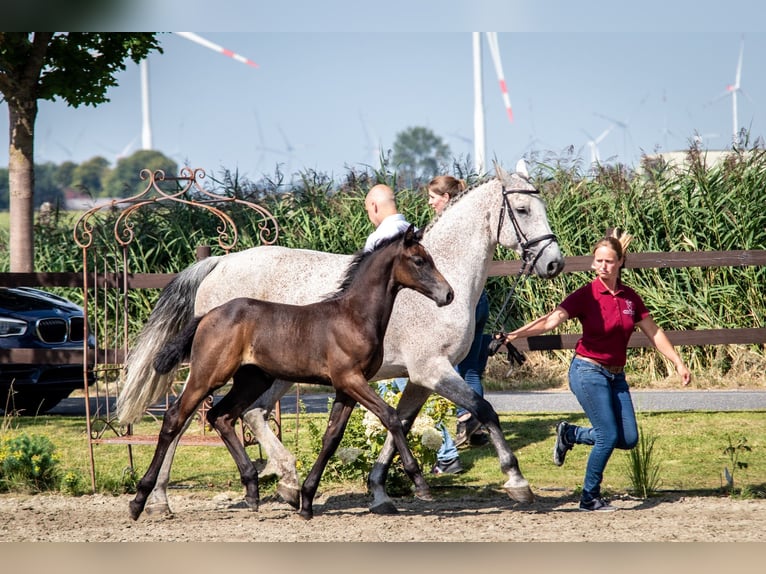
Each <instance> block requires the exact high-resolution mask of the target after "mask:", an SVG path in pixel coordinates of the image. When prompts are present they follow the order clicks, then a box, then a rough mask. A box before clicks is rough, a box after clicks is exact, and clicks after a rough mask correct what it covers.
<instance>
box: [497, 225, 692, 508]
mask: <svg viewBox="0 0 766 574" xmlns="http://www.w3.org/2000/svg"><path fill="white" fill-rule="evenodd" d="M630 240H631V236H630V235H628V234H623V233H622V232H621V231H620V230H618V229H614V230H609V231H607V235H606V237H604V238H603V239H601V240H600V241H599V242H598V243H596V246H595V247H594V250H593V264H592V265H591V267H592V268H593V270H594V271H595V272H596V278H595V279H594V280H593V281H592V282H591V283H589V284H588V285H585V286H583V287H581V288H579V289H577V290H576V291H575V292H573V293H571V294H570V295H569V296H568V297H566V298H565V299H564V301H562V302H561V304H560V305H559V306H558V307H556V308H555V309H554V310H553V311H551V312H550V313H548V314H547V315H544V316H542V317H540V318H539V319H536V320H534V321H532V322H530V323H528V324H526V325H524V326H523V327H520V328H518V329H516V330H515V331H512V332H511V333H509V334H507V335H506V341H507V342H509V343H510V342H511V341H513V340H514V339H518V338H523V337H531V336H533V335H540V334H542V333H546V332H548V331H551V330H552V329H555V328H556V327H558V326H559V325H560V324H561V323H563V322H564V321H566V320H568V319H578V320H579V321H580V323H581V324H582V337H581V338H580V340H579V341H577V345H576V346H575V356H574V358H573V359H572V363H571V365H570V367H569V388H570V389H571V390H572V392H573V393H574V395H575V396H576V397H577V400H578V402H579V403H580V405H581V406H582V408H583V411H585V414H586V415H587V417H588V419H589V420H590V424H591V427H581V426H577V425H573V424H569V423H567V422H566V421H561V422H560V423H559V424H558V425H556V442H555V445H554V447H553V462H554V463H555V464H556V465H558V466H561V465H562V464H564V457H565V456H566V453H567V451H568V450H570V449H571V448H572V447H573V446H574V445H575V444H587V445H592V446H593V448H592V449H591V452H590V456H589V457H588V464H587V466H586V469H585V479H584V481H583V489H582V496H581V498H580V509H581V510H595V511H601V512H604V511H611V510H616V508H615V507H614V506H612V505H611V504H609V502H607V501H606V500H604V499H603V498H601V480H602V479H603V476H604V468H606V464H607V462H608V461H609V457H610V456H611V455H612V452H613V451H614V449H615V448H619V449H625V450H630V449H632V448H633V447H634V446H636V442H637V441H638V427H637V424H636V415H635V412H634V410H633V402H632V401H631V398H630V390H629V388H628V383H627V382H626V380H625V372H624V369H623V368H624V366H625V359H626V354H627V348H628V341H629V340H630V336H631V334H632V333H633V331H634V329H635V327H636V326H637V327H638V328H639V329H641V331H643V332H644V334H645V335H646V336H647V338H648V339H649V341H650V342H651V343H652V344H653V345H654V346H655V347H656V348H657V350H658V351H659V352H660V353H662V354H663V355H664V356H665V357H667V358H668V359H669V360H670V361H672V362H673V364H674V365H675V368H676V372H677V373H678V375H679V376H680V377H681V380H682V381H683V384H684V385H688V384H689V382H690V381H691V377H692V375H691V372H690V371H689V369H688V368H687V367H686V365H685V364H684V362H683V360H682V359H681V357H680V356H679V355H678V353H677V352H676V350H675V349H674V348H673V345H672V344H671V342H670V341H669V340H668V338H667V336H666V335H665V333H664V332H663V331H662V329H660V328H659V327H658V326H657V323H655V322H654V319H652V316H651V315H650V314H649V311H648V310H647V308H646V306H645V305H644V302H643V301H642V300H641V297H640V296H639V295H638V294H637V293H636V292H635V291H634V290H633V289H631V288H630V287H628V286H627V285H625V284H623V283H622V281H621V280H620V269H621V268H622V266H623V265H624V263H625V251H626V249H627V246H628V244H629V243H630Z"/></svg>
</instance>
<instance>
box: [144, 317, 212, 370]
mask: <svg viewBox="0 0 766 574" xmlns="http://www.w3.org/2000/svg"><path fill="white" fill-rule="evenodd" d="M200 321H202V317H195V318H194V319H193V320H192V322H191V323H189V324H188V325H186V327H184V330H183V331H181V332H180V333H179V334H178V335H177V336H176V338H175V339H173V340H172V341H171V342H170V343H168V344H167V345H165V347H163V348H162V350H161V351H160V352H159V354H158V355H157V356H156V357H155V358H154V370H155V371H157V372H158V373H159V374H160V375H167V374H168V373H170V372H171V371H174V370H175V368H176V367H177V366H178V364H179V363H180V362H181V361H183V360H184V359H188V358H189V355H190V354H191V347H192V343H193V342H194V335H195V333H196V332H197V327H198V326H199V322H200Z"/></svg>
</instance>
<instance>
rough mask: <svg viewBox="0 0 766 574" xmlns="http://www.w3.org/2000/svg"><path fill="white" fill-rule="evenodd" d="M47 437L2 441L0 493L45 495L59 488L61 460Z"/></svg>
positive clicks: (0, 452) (3, 439)
mask: <svg viewBox="0 0 766 574" xmlns="http://www.w3.org/2000/svg"><path fill="white" fill-rule="evenodd" d="M55 450H56V449H55V447H54V445H53V443H52V442H51V441H50V440H49V439H48V438H47V437H44V436H40V435H31V436H30V435H27V434H26V433H22V434H20V435H18V436H15V437H9V436H3V437H2V438H0V491H2V492H6V491H11V490H12V491H17V492H18V491H21V492H43V491H46V490H56V489H57V488H58V485H59V475H60V471H59V460H58V458H57V457H56V455H55Z"/></svg>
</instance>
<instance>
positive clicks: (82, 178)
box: [70, 155, 109, 197]
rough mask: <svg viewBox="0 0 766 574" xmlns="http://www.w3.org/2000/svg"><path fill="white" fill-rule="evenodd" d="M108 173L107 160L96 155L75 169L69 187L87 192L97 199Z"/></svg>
mask: <svg viewBox="0 0 766 574" xmlns="http://www.w3.org/2000/svg"><path fill="white" fill-rule="evenodd" d="M108 172H109V160H108V159H106V158H104V157H101V156H98V155H97V156H95V157H92V158H90V159H89V160H87V161H84V162H82V163H81V164H80V165H78V166H77V167H75V169H74V171H73V172H72V181H71V183H70V185H71V186H72V187H76V188H79V189H82V190H83V191H86V192H88V193H89V194H90V195H91V197H99V196H101V195H102V190H103V189H104V179H105V178H106V174H107V173H108Z"/></svg>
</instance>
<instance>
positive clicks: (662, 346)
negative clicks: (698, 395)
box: [637, 315, 692, 386]
mask: <svg viewBox="0 0 766 574" xmlns="http://www.w3.org/2000/svg"><path fill="white" fill-rule="evenodd" d="M637 325H638V328H639V329H641V331H643V333H644V334H645V335H646V337H647V338H648V339H649V341H650V342H651V343H652V345H654V346H655V347H656V348H657V350H658V351H659V352H660V353H662V354H663V355H665V357H667V358H668V359H669V360H670V361H671V362H672V363H673V365H675V367H676V373H678V376H679V377H681V380H682V381H683V383H684V386H686V385H688V384H689V383H690V382H691V380H692V373H691V371H690V370H689V369H688V368H687V367H686V365H685V364H684V361H683V359H681V357H680V356H679V355H678V353H677V352H676V350H675V348H674V347H673V343H671V342H670V339H668V336H667V335H666V334H665V331H663V330H662V329H661V328H660V327H659V325H657V323H655V322H654V319H652V317H651V315H649V316H647V317H646V318H645V319H643V320H642V321H639V322H638V323H637Z"/></svg>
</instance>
